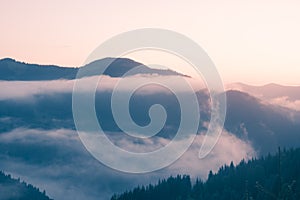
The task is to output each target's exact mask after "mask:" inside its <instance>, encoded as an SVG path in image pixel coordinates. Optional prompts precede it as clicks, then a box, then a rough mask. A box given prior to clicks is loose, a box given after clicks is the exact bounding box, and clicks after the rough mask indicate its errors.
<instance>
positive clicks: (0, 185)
mask: <svg viewBox="0 0 300 200" xmlns="http://www.w3.org/2000/svg"><path fill="white" fill-rule="evenodd" d="M0 199H1V200H50V198H49V197H48V196H47V195H46V193H45V191H43V192H40V190H39V189H38V188H36V187H34V186H32V185H31V184H27V183H25V182H21V181H20V179H14V178H12V177H11V176H10V175H7V174H4V172H2V171H0Z"/></svg>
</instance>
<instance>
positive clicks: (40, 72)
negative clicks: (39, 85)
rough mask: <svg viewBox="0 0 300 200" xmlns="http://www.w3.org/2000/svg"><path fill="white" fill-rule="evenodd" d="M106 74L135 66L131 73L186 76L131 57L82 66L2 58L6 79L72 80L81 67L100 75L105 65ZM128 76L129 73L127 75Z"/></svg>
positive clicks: (2, 77)
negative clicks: (44, 63) (65, 65)
mask: <svg viewBox="0 0 300 200" xmlns="http://www.w3.org/2000/svg"><path fill="white" fill-rule="evenodd" d="M105 66H108V67H107V68H106V70H105V71H104V72H103V74H104V75H108V76H111V77H121V76H123V75H124V74H125V73H126V72H129V71H130V70H132V69H133V68H135V67H137V66H138V67H139V68H138V70H136V71H135V72H133V73H132V74H130V75H136V74H159V75H162V76H167V75H179V76H185V75H183V74H180V73H178V72H175V71H172V70H163V69H152V68H150V67H148V66H146V65H144V64H142V63H139V62H136V61H134V60H131V59H129V58H111V57H107V58H103V59H99V60H95V61H93V62H91V63H88V64H86V65H84V66H82V67H62V66H58V65H39V64H30V63H25V62H20V61H16V60H15V59H12V58H4V59H1V60H0V80H4V81H41V80H57V79H66V80H72V79H75V78H76V75H77V73H78V71H79V69H80V68H83V69H84V70H86V71H88V73H87V74H86V75H87V76H94V75H99V69H101V67H102V68H103V67H105ZM126 76H128V75H126Z"/></svg>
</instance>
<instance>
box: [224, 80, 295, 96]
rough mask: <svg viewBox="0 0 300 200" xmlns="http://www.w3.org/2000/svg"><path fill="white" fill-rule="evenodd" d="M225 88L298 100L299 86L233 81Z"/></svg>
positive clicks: (255, 94) (256, 94)
mask: <svg viewBox="0 0 300 200" xmlns="http://www.w3.org/2000/svg"><path fill="white" fill-rule="evenodd" d="M227 88H228V89H232V90H240V91H243V92H247V93H249V94H251V95H254V96H257V97H261V98H267V99H274V98H280V97H287V98H288V99H289V100H300V86H284V85H279V84H275V83H270V84H266V85H262V86H252V85H247V84H244V83H233V84H229V85H228V86H227Z"/></svg>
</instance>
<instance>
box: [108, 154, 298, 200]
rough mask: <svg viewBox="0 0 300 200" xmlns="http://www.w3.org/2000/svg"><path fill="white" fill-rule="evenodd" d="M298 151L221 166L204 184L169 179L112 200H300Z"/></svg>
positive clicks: (185, 179)
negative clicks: (235, 164)
mask: <svg viewBox="0 0 300 200" xmlns="http://www.w3.org/2000/svg"><path fill="white" fill-rule="evenodd" d="M299 158H300V148H298V149H291V150H283V151H282V152H281V151H280V150H279V153H277V154H276V155H268V156H266V157H263V158H260V159H252V160H250V161H248V162H245V161H241V162H240V164H238V165H237V166H234V165H233V163H231V164H230V166H223V167H221V168H220V169H219V171H218V172H217V173H216V174H214V173H212V172H210V174H209V176H208V179H207V181H205V182H203V181H201V180H199V179H197V180H196V182H195V184H194V185H192V184H191V180H190V177H189V176H186V175H184V176H180V175H178V176H177V177H170V178H168V179H167V180H161V181H159V182H158V184H156V185H151V184H150V185H148V186H146V187H145V186H142V187H137V188H135V189H133V190H132V191H129V192H128V191H127V192H125V193H123V194H121V195H114V196H113V197H112V198H111V200H147V199H157V200H160V199H161V200H173V199H174V200H175V199H181V200H196V199H197V200H202V199H203V200H204V199H205V200H213V199H218V200H223V199H224V200H228V199H231V200H241V199H257V200H271V199H285V200H296V199H300V172H299V167H300V159H299Z"/></svg>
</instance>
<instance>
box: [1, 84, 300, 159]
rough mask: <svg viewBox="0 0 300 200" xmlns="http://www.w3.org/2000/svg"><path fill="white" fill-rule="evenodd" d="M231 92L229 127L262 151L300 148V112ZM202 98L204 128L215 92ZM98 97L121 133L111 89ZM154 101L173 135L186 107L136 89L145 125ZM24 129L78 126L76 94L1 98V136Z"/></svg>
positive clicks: (137, 112)
mask: <svg viewBox="0 0 300 200" xmlns="http://www.w3.org/2000/svg"><path fill="white" fill-rule="evenodd" d="M226 96H227V115H226V121H225V129H226V130H227V131H228V132H230V133H232V134H234V135H236V136H237V137H239V138H240V139H242V140H244V141H247V142H250V143H251V145H253V147H254V148H255V150H256V151H257V152H258V153H259V155H265V154H267V153H269V152H275V151H276V148H277V146H279V145H280V146H283V147H287V148H289V147H299V146H300V141H299V139H298V138H299V133H300V112H297V111H294V110H290V109H287V108H283V107H279V106H274V105H271V104H265V103H263V102H262V101H261V100H260V99H258V98H256V97H253V96H251V95H249V94H247V93H244V92H240V91H234V90H230V91H227V92H226ZM197 97H198V101H199V106H200V112H201V119H202V120H201V122H200V128H199V130H205V126H202V125H203V124H205V123H206V122H208V120H209V119H210V110H209V103H208V102H209V95H208V94H207V93H206V92H205V91H199V92H198V93H197ZM95 100H96V107H95V108H96V113H97V116H98V119H99V122H100V125H101V127H102V128H103V129H104V130H105V131H108V132H120V131H121V130H120V129H119V128H118V126H117V124H116V123H115V121H114V118H113V115H112V111H111V92H109V91H103V92H97V93H96V97H95ZM141 102H143V103H141ZM153 104H161V105H163V106H164V107H165V108H166V112H167V115H168V118H167V121H166V125H165V127H164V128H163V129H162V130H161V131H160V133H159V135H160V136H162V137H168V138H172V137H173V135H174V133H176V131H177V129H178V127H179V125H180V105H179V102H178V101H177V99H176V97H175V96H174V95H172V94H170V93H155V92H154V93H149V94H141V93H138V92H137V93H135V94H134V95H133V96H132V98H131V101H130V113H131V116H132V118H133V120H134V121H135V122H136V123H137V124H139V125H141V126H144V125H147V124H148V123H149V122H150V118H149V116H148V110H149V108H150V107H151V105H153ZM20 127H23V128H30V129H44V130H51V129H60V128H66V129H75V125H74V122H73V115H72V93H71V92H65V93H63V92H62V93H55V94H52V93H50V94H38V95H34V96H32V97H31V98H29V99H14V100H11V99H7V100H0V134H1V133H4V132H9V131H11V130H13V129H16V128H20ZM187 132H188V130H187Z"/></svg>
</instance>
